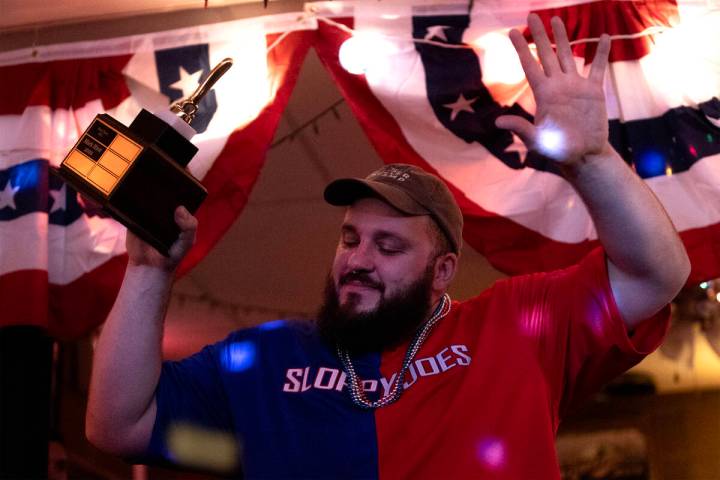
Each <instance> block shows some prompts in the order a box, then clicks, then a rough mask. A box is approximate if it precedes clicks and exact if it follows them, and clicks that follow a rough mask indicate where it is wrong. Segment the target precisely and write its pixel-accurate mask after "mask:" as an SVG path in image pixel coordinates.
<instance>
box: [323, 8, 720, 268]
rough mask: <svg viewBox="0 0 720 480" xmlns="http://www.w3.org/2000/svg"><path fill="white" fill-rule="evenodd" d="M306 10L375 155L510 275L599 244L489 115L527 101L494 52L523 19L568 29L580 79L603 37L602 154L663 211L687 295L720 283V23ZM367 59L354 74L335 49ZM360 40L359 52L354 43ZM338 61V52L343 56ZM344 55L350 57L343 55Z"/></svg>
mask: <svg viewBox="0 0 720 480" xmlns="http://www.w3.org/2000/svg"><path fill="white" fill-rule="evenodd" d="M470 5H473V9H472V11H468V6H467V5H453V4H446V3H443V2H438V4H437V5H428V4H426V3H424V2H408V3H407V4H404V5H399V4H396V3H393V4H388V5H385V4H382V3H377V4H376V3H373V4H372V5H368V4H364V3H362V2H333V4H332V5H329V4H324V3H318V4H316V5H315V8H314V11H315V12H316V14H317V15H318V17H319V20H320V22H319V32H318V40H317V41H316V44H315V45H316V49H317V50H318V53H319V55H320V57H321V59H322V61H323V62H324V64H325V65H326V67H327V68H328V70H329V71H330V73H331V75H332V76H333V78H334V79H335V81H336V82H337V83H338V85H339V87H340V89H341V91H342V93H343V95H344V96H345V98H346V100H347V101H348V103H349V105H350V106H351V108H352V110H353V111H354V113H355V115H356V116H357V118H358V119H359V121H360V124H361V125H362V127H363V129H364V130H365V132H366V134H367V135H368V137H369V139H370V141H371V142H372V144H373V146H374V147H375V149H376V150H377V151H378V153H379V155H380V156H381V158H382V159H383V160H384V161H385V162H387V163H391V162H405V163H411V164H415V165H419V166H421V167H423V168H425V169H427V170H429V171H432V172H435V173H437V174H438V175H440V176H441V177H442V178H443V179H445V180H446V181H447V183H448V184H449V186H450V188H451V190H452V191H453V193H454V194H455V197H456V199H457V200H458V203H459V204H460V207H461V209H462V211H463V214H464V217H465V222H466V223H465V231H464V238H465V241H466V242H467V243H468V244H470V245H471V246H472V247H474V248H475V249H476V250H478V251H479V252H480V253H482V254H483V255H485V256H486V257H487V258H488V260H489V261H490V262H491V264H492V265H493V266H495V267H496V268H498V269H499V270H501V271H503V272H505V273H508V274H518V273H527V272H534V271H546V270H552V269H556V268H560V267H563V266H567V265H569V264H572V263H574V262H576V261H577V260H578V259H579V258H581V257H582V256H584V255H585V254H586V253H587V252H588V251H590V249H592V248H593V247H594V246H595V245H596V244H597V233H596V231H595V228H594V226H593V223H592V220H591V219H590V217H589V215H588V212H587V210H586V208H585V206H584V205H583V203H582V201H581V200H580V198H579V197H578V195H577V194H576V193H575V191H574V190H573V189H572V187H571V186H570V184H569V183H567V182H566V181H565V180H564V179H563V178H562V177H561V176H560V175H559V173H558V171H557V169H556V168H555V167H554V165H553V164H552V163H549V162H548V161H546V160H545V159H544V158H543V157H540V156H538V155H537V154H534V153H532V152H531V153H528V152H527V151H526V149H525V147H524V145H522V143H521V142H520V141H519V140H518V139H517V137H515V136H514V135H512V134H511V133H510V132H507V131H502V130H499V129H497V128H496V127H495V125H494V120H495V118H497V116H498V115H500V114H504V113H514V114H518V115H523V116H525V117H527V118H529V119H531V118H532V115H533V113H534V108H535V105H534V100H533V98H532V94H531V92H530V90H529V88H528V85H527V82H526V81H525V79H524V76H523V75H522V71H521V69H520V66H519V62H517V61H516V60H515V58H516V57H515V53H514V50H513V49H512V46H511V44H510V43H509V41H508V39H507V32H508V30H509V29H510V28H519V29H520V30H521V31H524V32H525V34H526V36H528V38H529V33H528V32H527V27H526V25H525V21H526V17H527V14H528V13H529V12H530V11H533V12H535V13H538V14H539V15H540V17H541V18H542V19H543V21H544V23H545V24H546V26H547V27H548V28H549V23H550V18H552V16H556V15H557V16H559V17H560V18H561V19H563V21H564V22H565V24H566V26H567V30H568V35H569V38H570V40H571V42H572V45H573V52H574V55H575V56H576V57H577V60H576V61H577V64H578V65H579V67H580V69H581V71H583V72H585V73H586V72H587V70H588V68H589V61H590V60H591V59H592V57H593V55H594V53H595V48H596V45H597V40H598V38H599V36H600V35H601V34H602V33H604V32H607V33H609V34H610V35H611V36H612V38H613V44H612V50H611V53H610V62H611V63H610V66H609V69H608V74H607V76H606V81H605V93H606V98H607V111H608V114H609V118H610V141H611V143H612V145H613V146H614V147H615V149H616V150H617V151H618V152H619V153H620V154H621V155H622V157H623V158H624V159H625V161H626V162H627V163H628V164H629V165H631V166H632V168H633V169H634V170H635V171H636V172H637V174H638V175H640V176H641V177H642V178H643V179H645V181H646V182H647V184H648V186H649V187H650V188H651V189H652V190H653V191H654V192H655V194H656V195H657V196H658V197H659V199H660V200H661V202H662V203H663V205H664V206H665V208H666V210H667V211H668V213H669V214H670V217H671V218H672V221H673V222H674V224H675V226H676V227H677V228H678V230H679V231H680V232H681V236H682V238H683V241H684V242H685V245H686V247H687V249H688V251H689V254H690V257H691V260H692V264H693V270H692V274H691V277H690V280H689V281H690V282H698V281H700V280H702V279H707V278H712V277H717V276H720V258H719V253H718V252H720V223H719V222H720V202H719V201H718V200H720V198H719V197H720V168H719V167H720V166H719V165H718V161H719V160H720V157H719V156H718V155H719V154H720V100H718V97H719V96H720V12H719V11H718V10H717V9H715V10H713V9H711V8H710V6H709V4H707V3H705V2H692V1H690V2H682V1H680V2H674V1H669V0H657V1H632V2H625V1H608V0H600V1H591V2H578V1H567V0H559V1H518V2H471V3H470ZM350 29H352V30H353V31H354V34H355V38H354V39H353V40H354V41H357V42H358V44H360V45H363V46H357V47H355V48H356V50H359V51H362V50H363V49H365V50H368V49H370V50H371V51H372V54H371V55H368V59H366V60H365V64H361V65H360V66H359V67H357V68H359V69H360V70H362V72H363V73H362V74H359V75H358V74H351V73H348V71H346V70H345V68H343V66H341V64H340V61H339V57H340V56H341V51H340V47H341V46H342V45H343V44H344V42H345V41H346V39H348V38H349V37H350V33H349V30H350ZM361 42H365V43H364V44H363V43H361ZM343 48H346V47H343ZM347 49H348V50H349V48H347Z"/></svg>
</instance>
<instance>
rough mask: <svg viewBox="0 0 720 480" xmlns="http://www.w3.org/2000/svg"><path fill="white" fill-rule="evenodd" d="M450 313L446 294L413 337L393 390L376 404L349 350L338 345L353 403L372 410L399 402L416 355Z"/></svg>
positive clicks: (393, 384) (396, 375) (396, 376)
mask: <svg viewBox="0 0 720 480" xmlns="http://www.w3.org/2000/svg"><path fill="white" fill-rule="evenodd" d="M449 312H450V295H448V294H447V293H446V294H445V295H443V296H442V298H441V300H440V305H438V306H437V308H436V309H435V311H434V312H433V314H432V316H431V317H430V319H429V320H428V321H427V322H425V324H424V325H423V327H422V328H421V329H420V330H418V331H417V333H415V336H414V337H413V339H412V341H411V342H410V345H409V346H408V349H407V352H405V359H404V360H403V363H402V367H401V368H400V371H398V372H397V373H396V374H395V380H394V381H393V383H392V388H391V389H390V392H389V393H388V394H387V395H384V396H383V397H381V398H379V399H378V400H375V401H374V402H373V401H370V400H369V399H368V398H367V395H366V394H365V389H364V388H363V386H362V380H361V379H360V377H359V376H358V374H357V372H356V371H355V367H354V366H353V364H352V361H351V360H350V354H349V353H348V351H347V350H345V349H344V348H342V347H341V346H340V345H338V346H337V354H338V356H339V357H340V361H341V362H342V365H343V368H344V369H345V372H346V373H347V376H348V379H349V382H348V383H349V384H350V397H351V398H352V401H353V403H354V404H355V405H356V406H358V407H360V408H363V409H366V410H367V409H371V408H380V407H385V406H387V405H390V404H391V403H393V402H395V401H397V399H398V398H400V395H401V394H402V392H403V390H404V387H403V384H404V379H405V374H406V373H407V371H408V368H410V364H411V363H412V361H413V359H414V358H415V355H416V354H417V352H418V351H419V350H420V347H422V345H423V343H425V340H426V339H427V337H428V336H429V335H430V330H432V328H433V327H434V326H435V324H436V323H438V322H439V321H440V320H442V319H443V318H444V317H445V316H446V315H447V314H448V313H449Z"/></svg>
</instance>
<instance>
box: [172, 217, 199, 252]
mask: <svg viewBox="0 0 720 480" xmlns="http://www.w3.org/2000/svg"><path fill="white" fill-rule="evenodd" d="M175 223H177V225H178V227H180V236H179V237H178V239H177V240H176V241H175V243H173V244H172V246H171V247H170V251H169V253H170V258H173V259H177V260H180V259H182V257H184V256H185V254H186V253H187V252H188V251H189V250H190V248H191V247H192V246H193V244H194V243H195V233H196V232H197V226H198V221H197V218H195V217H194V216H192V214H191V213H190V212H188V210H187V209H186V208H185V207H178V208H177V209H176V210H175Z"/></svg>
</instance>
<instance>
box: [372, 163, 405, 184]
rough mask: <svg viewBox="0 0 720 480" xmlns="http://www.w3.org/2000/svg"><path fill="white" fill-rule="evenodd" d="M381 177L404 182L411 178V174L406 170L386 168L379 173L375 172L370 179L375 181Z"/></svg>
mask: <svg viewBox="0 0 720 480" xmlns="http://www.w3.org/2000/svg"><path fill="white" fill-rule="evenodd" d="M380 177H383V178H389V179H391V180H395V181H398V182H404V181H405V180H407V179H409V178H410V174H409V173H408V172H407V170H405V169H400V168H397V167H386V168H383V169H382V170H380V171H378V172H375V173H374V174H373V175H372V176H371V177H370V179H371V180H375V179H376V178H380Z"/></svg>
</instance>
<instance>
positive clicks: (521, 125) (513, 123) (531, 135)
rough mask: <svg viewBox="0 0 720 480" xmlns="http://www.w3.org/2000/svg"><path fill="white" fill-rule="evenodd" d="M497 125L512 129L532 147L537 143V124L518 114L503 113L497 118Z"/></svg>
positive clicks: (529, 147)
mask: <svg viewBox="0 0 720 480" xmlns="http://www.w3.org/2000/svg"><path fill="white" fill-rule="evenodd" d="M495 126H496V127H498V128H503V129H506V130H512V131H513V132H515V134H517V136H518V137H520V140H522V141H523V143H524V144H525V145H526V146H527V147H528V150H530V149H532V147H533V145H535V137H536V129H535V126H534V125H533V124H532V123H530V122H528V121H527V120H525V119H524V118H522V117H519V116H517V115H501V116H499V117H497V118H496V119H495Z"/></svg>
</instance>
